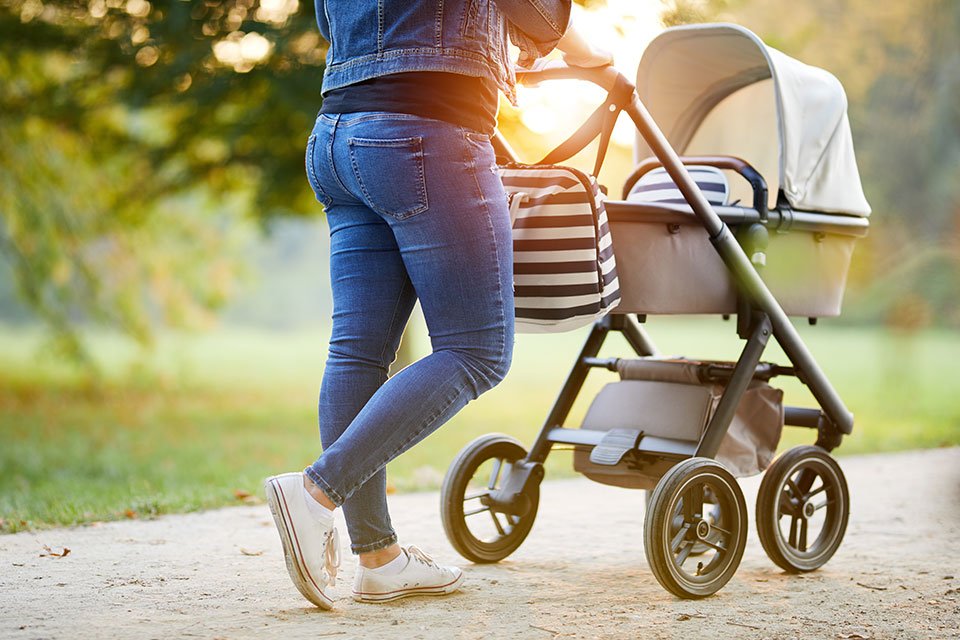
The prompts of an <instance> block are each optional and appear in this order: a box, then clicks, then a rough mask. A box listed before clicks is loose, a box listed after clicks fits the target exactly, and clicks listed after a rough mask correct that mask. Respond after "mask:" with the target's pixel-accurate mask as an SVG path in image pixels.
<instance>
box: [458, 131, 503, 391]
mask: <svg viewBox="0 0 960 640" xmlns="http://www.w3.org/2000/svg"><path fill="white" fill-rule="evenodd" d="M463 133H464V137H466V138H467V139H470V135H469V133H470V132H469V130H468V129H466V128H464V130H463ZM474 142H476V141H474ZM467 167H468V169H469V171H470V175H471V176H473V182H474V184H476V185H477V194H478V195H479V196H480V203H481V204H482V205H483V208H484V210H485V212H486V216H485V220H486V221H487V228H488V229H489V231H490V245H491V248H492V249H493V254H494V256H496V263H497V274H496V275H497V311H498V312H499V314H500V318H499V319H500V322H499V323H498V325H499V327H500V355H499V358H497V372H496V373H497V374H499V370H500V369H501V368H502V365H503V361H504V360H505V359H506V357H507V335H506V328H505V326H504V324H505V320H506V318H505V316H506V314H505V313H504V312H503V286H502V283H501V281H502V279H503V278H502V277H501V262H502V258H503V256H501V255H500V251H499V249H498V247H497V238H496V236H497V232H496V229H494V228H493V220H492V215H493V214H492V212H491V211H490V207H489V206H488V204H487V197H486V195H485V194H484V193H483V187H481V186H480V179H479V178H478V177H477V166H476V157H474V156H471V155H470V154H467ZM512 234H513V230H511V242H512Z"/></svg>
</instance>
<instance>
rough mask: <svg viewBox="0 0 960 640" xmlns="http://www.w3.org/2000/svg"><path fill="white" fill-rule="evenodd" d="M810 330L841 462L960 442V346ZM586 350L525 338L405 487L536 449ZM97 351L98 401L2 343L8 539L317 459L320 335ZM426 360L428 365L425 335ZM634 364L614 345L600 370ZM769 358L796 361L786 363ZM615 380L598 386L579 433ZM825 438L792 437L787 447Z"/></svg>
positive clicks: (401, 476) (169, 507)
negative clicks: (471, 451)
mask: <svg viewBox="0 0 960 640" xmlns="http://www.w3.org/2000/svg"><path fill="white" fill-rule="evenodd" d="M648 328H649V330H650V333H651V335H652V337H653V338H654V339H655V341H656V342H657V344H658V346H660V348H661V350H662V351H663V352H664V353H668V354H684V355H688V356H696V357H703V358H731V357H735V356H736V352H737V347H738V344H739V343H738V341H737V340H736V338H735V336H734V334H733V327H732V325H731V324H729V323H724V322H722V321H720V320H712V319H703V320H691V319H686V318H684V319H666V318H658V319H654V320H652V321H651V322H650V324H649V325H648ZM801 332H802V334H803V335H804V337H805V339H806V341H807V344H808V345H809V347H810V348H811V350H812V351H813V353H814V355H815V356H816V357H817V358H818V360H819V362H820V363H821V366H822V367H823V368H824V370H825V371H826V373H827V375H828V376H829V377H830V379H831V380H832V381H833V383H834V385H835V386H836V387H837V390H838V392H839V393H840V395H841V396H842V397H843V398H844V399H845V401H846V402H847V404H848V405H849V407H850V409H851V410H852V411H853V412H854V413H855V414H856V416H857V419H856V426H855V431H854V434H853V436H851V437H849V438H847V439H846V440H845V442H844V444H843V446H842V447H841V448H840V449H839V450H838V451H837V453H838V454H839V455H844V454H850V453H860V452H870V451H891V450H899V449H908V448H919V447H937V446H946V445H957V444H960V387H958V386H957V380H958V379H960V375H958V373H960V366H958V363H960V336H958V335H957V334H956V333H951V332H946V331H927V332H924V333H920V334H916V335H912V336H906V335H898V334H894V333H891V332H889V331H887V330H884V329H880V328H872V327H871V328H861V327H847V326H840V327H836V326H830V325H829V324H826V325H821V326H819V327H805V326H804V327H801ZM584 335H585V333H584V331H582V330H581V331H578V332H575V333H572V334H559V335H552V336H532V335H522V336H518V341H517V348H516V351H515V357H514V366H513V369H512V371H511V373H510V375H509V377H508V378H507V380H506V381H505V382H504V383H503V384H502V385H501V386H499V387H498V388H496V389H494V390H493V391H491V392H489V393H488V394H486V395H485V396H484V397H482V398H480V399H479V400H477V401H475V402H474V403H471V404H470V405H469V406H468V407H467V408H466V409H465V410H464V411H462V412H461V413H460V414H459V415H458V416H456V417H455V418H454V419H453V420H452V421H451V422H450V423H449V424H447V425H446V426H444V427H443V428H442V429H440V430H439V431H438V432H436V433H435V434H433V435H432V436H430V437H429V438H428V439H427V440H426V441H425V442H424V443H423V444H422V445H421V446H418V447H416V448H415V449H413V450H412V451H410V452H408V453H406V454H405V455H403V456H401V457H400V458H399V459H397V460H396V461H394V462H393V463H392V464H391V465H390V469H389V477H390V482H391V484H392V486H393V487H394V488H395V489H396V490H399V491H407V490H416V489H426V488H436V487H437V486H439V483H440V481H441V479H442V476H443V473H444V471H445V470H446V467H447V465H448V464H449V462H450V460H451V459H452V458H453V456H454V455H455V453H456V452H457V451H458V450H459V449H460V448H461V447H462V446H463V445H465V444H466V443H467V442H469V441H470V440H471V439H472V438H474V437H476V436H479V435H482V434H484V433H488V432H491V431H499V432H504V433H508V434H511V435H513V436H516V437H518V438H519V439H520V440H521V441H523V442H524V443H527V444H529V443H530V442H531V441H532V439H533V437H534V436H535V434H536V433H537V431H538V429H539V427H540V424H541V422H542V420H543V419H544V417H545V415H546V412H547V410H548V409H549V406H550V404H551V402H552V401H553V399H554V397H555V395H556V393H557V392H558V391H559V388H560V385H561V384H562V381H563V379H564V377H565V376H566V374H567V371H568V370H569V367H570V365H571V364H572V362H573V358H574V357H575V355H576V353H577V351H578V350H579V346H580V342H581V341H582V340H583V337H584ZM92 339H93V344H94V345H95V350H96V353H97V354H98V355H99V357H100V359H101V361H102V362H103V364H104V378H103V380H102V382H100V383H99V384H98V385H96V386H91V385H90V384H88V383H86V382H85V381H84V380H83V379H82V378H81V377H80V376H78V375H77V373H76V372H75V371H72V370H71V369H70V368H69V367H66V366H64V365H62V364H60V363H58V362H56V361H55V360H53V359H52V358H49V357H42V356H38V345H39V344H40V342H41V337H40V335H39V334H38V333H36V332H34V331H30V330H24V329H16V330H15V329H10V328H4V329H2V330H0V372H2V373H0V519H2V524H0V530H4V531H17V530H20V529H24V528H30V527H42V526H48V525H56V524H74V523H81V522H89V521H96V520H105V519H114V518H124V517H148V516H152V515H155V514H159V513H166V512H173V511H189V510H195V509H203V508H210V507H216V506H221V505H225V504H231V503H237V502H238V498H237V497H236V492H237V491H240V492H247V493H252V494H254V495H259V491H260V489H259V486H260V481H261V479H262V478H263V477H264V476H266V475H269V474H272V473H276V472H279V471H286V470H291V469H299V468H302V467H303V466H305V465H306V464H307V463H309V462H310V460H311V459H312V458H313V457H314V456H315V455H317V453H318V452H319V442H318V436H317V430H316V418H315V409H314V408H315V406H316V390H317V388H318V386H319V380H320V375H321V372H322V366H323V359H324V351H325V344H326V334H325V333H324V332H323V331H314V332H300V333H293V334H281V333H267V332H257V331H241V330H237V329H229V330H222V331H218V332H214V333H209V334H206V335H197V336H183V335H167V336H164V337H162V338H161V339H160V341H159V343H158V344H157V347H156V349H155V350H154V352H153V353H152V354H151V355H149V356H144V355H142V354H139V353H138V352H137V351H136V350H135V349H133V348H132V347H130V346H129V345H128V344H126V343H125V342H123V341H122V340H120V339H118V338H116V337H113V336H108V335H100V336H93V338H92ZM415 347H416V349H417V350H418V351H419V352H425V351H426V349H427V345H426V340H425V338H424V339H423V340H420V341H418V343H417V344H416V345H415ZM626 353H627V348H626V346H625V344H624V343H623V342H622V341H621V339H620V338H619V337H615V338H612V339H611V340H610V343H609V345H608V346H607V347H605V349H604V353H603V354H601V355H625V354H626ZM767 359H773V360H782V355H780V354H779V351H778V349H776V348H773V349H772V350H770V351H769V352H768V356H767ZM613 379H614V378H613V375H612V374H608V373H606V372H598V373H594V374H592V375H591V377H590V379H589V380H588V382H587V386H586V389H585V391H584V392H583V393H582V394H581V399H580V401H578V403H577V405H576V406H575V407H574V410H573V414H572V415H571V419H570V424H577V422H578V420H579V418H580V416H582V415H583V412H584V411H585V410H586V407H587V405H588V404H589V401H590V399H591V398H592V396H593V395H594V394H595V393H596V391H597V390H598V389H599V388H600V386H602V385H603V384H604V383H605V382H608V381H611V380H613ZM782 382H783V383H784V384H783V388H784V389H785V391H786V393H787V401H788V402H790V403H793V404H800V405H810V406H812V400H811V399H810V398H809V395H808V394H807V393H806V391H805V390H804V389H803V388H802V387H801V386H800V385H799V384H797V383H795V382H794V381H787V380H785V381H782ZM812 440H813V434H812V433H811V432H809V431H808V430H805V429H789V430H787V431H786V432H785V436H784V440H783V443H782V446H784V447H785V446H791V445H794V444H798V443H802V442H812ZM547 467H548V471H547V473H548V476H549V477H558V476H561V475H571V474H572V470H571V464H570V454H569V453H567V452H557V453H555V454H553V455H552V456H551V458H550V459H549V460H548V465H547ZM241 495H242V494H241Z"/></svg>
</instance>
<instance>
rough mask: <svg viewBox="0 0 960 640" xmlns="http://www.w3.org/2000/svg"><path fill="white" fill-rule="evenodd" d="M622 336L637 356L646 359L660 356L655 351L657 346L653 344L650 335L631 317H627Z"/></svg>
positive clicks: (658, 352) (657, 351)
mask: <svg viewBox="0 0 960 640" xmlns="http://www.w3.org/2000/svg"><path fill="white" fill-rule="evenodd" d="M623 335H624V337H625V338H626V339H627V342H629V343H630V346H631V347H633V350H634V351H635V352H636V353H637V355H638V356H640V357H647V356H658V355H660V351H659V350H658V349H657V345H655V344H653V340H651V339H650V335H649V334H648V333H647V331H646V330H645V329H644V328H643V327H642V326H641V325H640V323H639V322H637V321H636V320H634V319H633V318H632V317H628V319H627V322H626V324H625V325H624V327H623Z"/></svg>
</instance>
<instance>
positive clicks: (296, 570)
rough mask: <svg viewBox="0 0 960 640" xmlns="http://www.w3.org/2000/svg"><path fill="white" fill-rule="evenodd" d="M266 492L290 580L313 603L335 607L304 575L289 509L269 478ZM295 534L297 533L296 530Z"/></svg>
mask: <svg viewBox="0 0 960 640" xmlns="http://www.w3.org/2000/svg"><path fill="white" fill-rule="evenodd" d="M264 490H265V491H264V493H265V494H266V498H267V505H268V506H269V507H270V514H271V515H272V516H273V522H274V524H275V525H276V526H277V532H278V533H279V534H280V543H281V545H282V546H283V559H284V562H285V563H286V565H287V573H289V574H290V580H291V581H292V582H293V585H294V586H295V587H296V588H297V591H299V592H300V594H301V595H302V596H303V597H304V598H306V599H307V600H309V601H310V602H311V603H312V604H314V605H316V606H318V607H320V608H321V609H326V610H330V609H333V600H331V599H330V598H328V597H327V596H326V595H325V594H324V593H323V592H318V591H317V590H316V588H315V587H314V586H313V584H311V582H310V581H309V579H308V578H307V577H306V576H305V575H304V573H303V570H302V569H301V567H302V566H303V559H302V558H300V556H299V555H298V553H297V547H296V545H295V544H294V543H293V540H292V539H291V532H294V529H293V523H292V522H290V519H289V517H288V516H287V510H286V509H285V508H284V507H283V498H282V497H281V494H280V491H282V489H279V488H278V487H277V485H276V483H275V482H273V481H271V480H267V481H266V482H265V483H264ZM293 535H296V533H295V532H294V533H293Z"/></svg>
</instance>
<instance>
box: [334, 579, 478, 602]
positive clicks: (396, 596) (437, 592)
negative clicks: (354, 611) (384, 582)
mask: <svg viewBox="0 0 960 640" xmlns="http://www.w3.org/2000/svg"><path fill="white" fill-rule="evenodd" d="M462 584H463V572H462V571H461V572H460V575H458V576H457V579H456V580H454V581H453V582H450V583H448V584H445V585H441V586H439V587H414V588H412V589H403V590H399V591H392V592H390V593H385V594H374V593H358V592H356V591H354V592H353V599H354V600H356V601H357V602H366V603H370V604H372V603H383V602H393V601H394V600H400V599H401V598H409V597H411V596H446V595H449V594H451V593H453V592H454V591H456V590H457V589H459V588H460V585H462Z"/></svg>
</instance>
